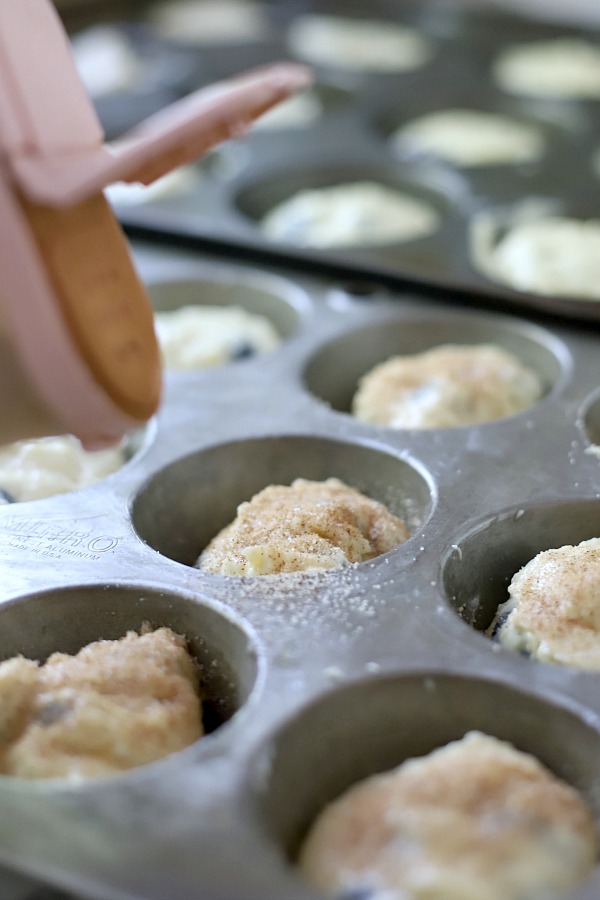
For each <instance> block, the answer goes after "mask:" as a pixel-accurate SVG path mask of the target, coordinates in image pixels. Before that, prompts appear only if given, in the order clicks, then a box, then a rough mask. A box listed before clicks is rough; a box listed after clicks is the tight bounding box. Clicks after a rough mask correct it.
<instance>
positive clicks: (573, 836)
mask: <svg viewBox="0 0 600 900" xmlns="http://www.w3.org/2000/svg"><path fill="white" fill-rule="evenodd" d="M595 856H596V836H595V832H594V825H593V822H592V819H591V816H590V813H589V811H588V809H587V808H586V806H585V804H584V802H583V800H582V799H581V797H580V796H579V795H578V794H577V792H576V791H575V790H574V789H573V788H571V787H570V786H569V785H567V784H566V783H564V782H562V781H560V780H559V779H558V778H556V777H555V776H554V775H553V774H551V773H550V772H549V771H547V770H546V769H545V768H544V767H543V766H542V765H541V764H540V763H539V762H538V761H537V760H536V759H534V758H533V757H532V756H530V755H528V754H525V753H522V752H520V751H517V750H515V749H514V748H513V747H512V746H511V745H510V744H507V743H505V742H502V741H499V740H497V739H496V738H492V737H489V736H487V735H483V734H480V733H478V732H471V733H470V734H468V735H466V736H465V737H464V738H463V739H462V740H460V741H455V742H453V743H451V744H448V745H447V746H445V747H442V748H441V749H439V750H436V751H434V752H433V753H431V754H429V755H428V756H426V757H422V758H419V759H412V760H408V761H407V762H405V763H403V764H402V765H401V766H399V767H398V768H397V769H395V770H393V771H391V772H387V773H384V774H382V775H376V776H374V777H372V778H368V779H367V780H365V781H362V782H361V783H359V784H357V785H356V786H355V787H353V788H351V789H350V790H349V791H347V792H346V793H345V794H344V795H343V796H342V797H340V798H339V799H338V800H336V801H334V802H333V803H332V804H331V805H330V806H329V807H327V808H326V809H325V811H324V812H323V813H322V815H321V816H320V818H319V819H318V820H317V822H316V824H315V825H314V826H313V828H312V830H311V831H310V832H309V835H308V838H307V840H306V842H305V844H304V846H303V848H302V851H301V855H300V866H301V868H302V870H303V872H304V874H305V875H306V877H307V878H308V879H309V880H310V881H311V882H313V883H314V884H315V885H316V886H317V887H318V888H320V889H322V890H324V891H325V892H327V893H336V892H339V891H343V890H347V889H350V888H351V887H364V888H365V889H367V888H369V889H372V890H373V900H377V898H378V896H379V894H380V895H381V897H382V898H383V897H384V896H385V898H386V900H430V898H432V897H435V898H436V900H437V898H441V900H451V898H452V900H513V898H514V900H517V898H519V900H520V898H522V897H525V896H527V897H531V896H537V894H535V893H533V892H535V891H544V890H548V889H553V888H555V889H563V888H566V887H568V886H570V885H572V884H574V883H576V882H577V881H578V880H580V879H582V878H584V877H585V876H586V875H587V874H588V872H589V871H590V869H591V868H592V866H593V864H594V860H595ZM378 892H379V893H378Z"/></svg>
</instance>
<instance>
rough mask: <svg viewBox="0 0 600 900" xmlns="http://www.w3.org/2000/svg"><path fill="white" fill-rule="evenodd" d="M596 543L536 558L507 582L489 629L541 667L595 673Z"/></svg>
mask: <svg viewBox="0 0 600 900" xmlns="http://www.w3.org/2000/svg"><path fill="white" fill-rule="evenodd" d="M599 588H600V538H592V539H591V540H589V541H583V542H582V543H581V544H578V545H577V546H574V547H573V546H570V545H567V546H565V547H558V548H557V549H555V550H545V551H544V552H542V553H538V555H537V556H535V557H534V558H533V559H532V560H530V562H528V563H527V565H526V566H524V567H523V568H522V569H521V570H520V571H519V572H517V573H516V575H514V576H513V579H512V581H511V583H510V587H509V589H508V593H509V597H510V599H509V600H507V601H506V603H502V604H501V605H500V606H499V607H498V612H497V614H496V618H495V619H494V621H493V623H492V625H491V626H490V629H489V632H488V633H489V634H490V635H493V637H494V638H495V639H497V640H498V641H499V642H500V643H501V644H502V645H503V646H504V647H507V648H508V649H509V650H516V651H517V652H520V653H526V654H527V655H528V656H532V657H534V658H535V659H538V660H541V661H542V662H550V663H559V664H562V665H565V666H574V667H576V668H579V669H591V670H598V669H600V607H599V604H598V593H599Z"/></svg>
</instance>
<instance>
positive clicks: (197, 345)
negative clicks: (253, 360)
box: [154, 306, 280, 369]
mask: <svg viewBox="0 0 600 900" xmlns="http://www.w3.org/2000/svg"><path fill="white" fill-rule="evenodd" d="M154 323H155V328H156V336H157V338H158V342H159V344H160V349H161V354H162V358H163V362H164V365H165V367H166V368H167V369H197V368H208V367H212V366H220V365H224V364H225V363H228V362H233V361H235V360H239V359H246V358H248V357H251V356H255V355H257V354H260V353H268V352H269V351H270V350H274V349H275V348H276V347H278V346H279V344H280V338H279V335H278V334H277V332H276V330H275V328H274V327H273V325H272V324H271V322H270V320H269V319H268V318H267V317H266V316H260V315H257V314H255V313H249V312H247V311H246V310H245V309H242V308H241V307H239V306H182V307H180V308H179V309H177V310H174V311H172V312H157V313H155V315H154Z"/></svg>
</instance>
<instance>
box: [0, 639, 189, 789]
mask: <svg viewBox="0 0 600 900" xmlns="http://www.w3.org/2000/svg"><path fill="white" fill-rule="evenodd" d="M0 710H1V711H0V772H2V773H3V774H5V775H16V776H20V777H23V778H54V777H60V778H71V779H78V778H88V777H95V776H102V775H110V774H113V773H116V772H120V771H123V770H125V769H129V768H132V767H134V766H140V765H144V764H145V763H149V762H153V761H154V760H156V759H160V758H161V757H163V756H166V755H167V754H168V753H173V752H174V751H176V750H181V749H183V748H184V747H186V746H188V745H189V744H191V743H193V742H194V741H196V740H197V739H198V738H200V737H201V736H202V733H203V729H202V718H201V715H202V711H201V698H200V689H199V675H198V671H197V667H196V664H195V662H194V661H193V660H192V658H191V657H190V655H189V654H188V652H187V649H186V643H185V639H184V638H183V637H181V636H180V635H177V634H175V633H174V632H172V631H171V630H170V629H168V628H159V629H157V630H156V631H148V632H146V633H144V632H143V633H142V634H136V633H135V632H133V631H130V632H128V633H127V635H126V637H124V638H122V639H121V640H119V641H97V642H95V643H93V644H89V645H88V646H86V647H84V648H83V649H82V650H81V651H80V652H79V653H78V654H77V655H76V656H68V655H67V654H64V653H54V654H53V655H52V656H50V657H49V658H48V660H47V661H46V662H45V663H44V665H42V666H40V665H39V664H38V663H37V662H35V661H32V660H29V659H25V658H23V657H15V658H14V659H9V660H7V661H6V662H3V663H1V664H0Z"/></svg>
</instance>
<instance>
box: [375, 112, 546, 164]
mask: <svg viewBox="0 0 600 900" xmlns="http://www.w3.org/2000/svg"><path fill="white" fill-rule="evenodd" d="M391 140H392V144H393V145H394V147H395V148H396V149H397V150H398V151H401V152H402V151H408V152H415V151H416V152H418V153H428V154H431V155H433V156H437V157H438V158H440V159H444V160H446V161H447V162H450V163H453V164H454V165H456V166H464V167H475V166H491V165H503V164H505V165H510V164H512V165H516V164H518V163H527V162H533V161H534V160H537V159H539V158H540V157H541V156H542V154H543V152H544V136H543V134H542V132H541V131H540V129H539V128H536V126H535V125H526V124H525V123H523V122H518V121H517V120H516V119H511V118H509V117H508V116H501V115H497V114H494V113H487V112H480V111H478V110H474V109H445V110H441V111H440V112H434V113H430V114H429V115H427V116H423V117H421V118H419V119H415V120H414V121H413V122H409V123H408V124H407V125H404V126H403V127H402V128H399V129H398V130H397V131H396V132H395V133H394V134H393V135H392V138H391Z"/></svg>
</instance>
